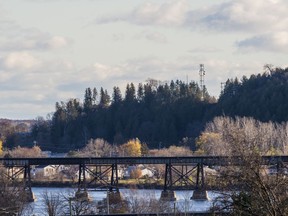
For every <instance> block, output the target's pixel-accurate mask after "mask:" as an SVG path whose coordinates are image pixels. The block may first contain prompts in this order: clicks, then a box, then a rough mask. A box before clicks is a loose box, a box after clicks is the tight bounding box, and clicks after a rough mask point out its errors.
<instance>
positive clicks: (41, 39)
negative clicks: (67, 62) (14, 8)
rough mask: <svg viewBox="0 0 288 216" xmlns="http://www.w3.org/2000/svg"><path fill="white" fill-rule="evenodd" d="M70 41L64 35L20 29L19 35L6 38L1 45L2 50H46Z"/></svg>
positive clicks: (57, 47) (67, 43) (56, 47)
mask: <svg viewBox="0 0 288 216" xmlns="http://www.w3.org/2000/svg"><path fill="white" fill-rule="evenodd" d="M69 43H70V40H69V39H67V38H65V37H62V36H52V35H50V34H48V33H41V32H39V31H38V30H34V31H33V30H31V31H28V30H22V31H21V30H19V32H18V34H17V35H15V36H13V37H9V39H6V40H4V42H3V43H2V44H1V47H2V51H3V50H4V51H5V50H6V51H23V50H39V51H46V50H52V49H59V48H62V47H66V46H68V45H69Z"/></svg>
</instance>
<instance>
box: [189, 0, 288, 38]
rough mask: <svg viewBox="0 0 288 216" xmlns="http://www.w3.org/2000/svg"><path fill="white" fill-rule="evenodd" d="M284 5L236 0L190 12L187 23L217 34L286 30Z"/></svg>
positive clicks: (286, 4)
mask: <svg viewBox="0 0 288 216" xmlns="http://www.w3.org/2000/svg"><path fill="white" fill-rule="evenodd" d="M287 9H288V2H287V1H284V0H279V1H273V0H253V1H250V0H239V1H229V2H225V3H222V4H218V5H214V6H212V7H207V8H205V9H201V10H196V11H191V12H190V13H189V19H188V22H187V24H188V25H189V24H190V23H192V24H200V25H202V26H204V27H207V28H209V29H214V30H219V31H249V32H258V31H272V30H285V29H287V27H288V18H287Z"/></svg>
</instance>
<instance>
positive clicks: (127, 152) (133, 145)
mask: <svg viewBox="0 0 288 216" xmlns="http://www.w3.org/2000/svg"><path fill="white" fill-rule="evenodd" d="M121 148H122V150H123V152H124V156H128V157H139V156H141V142H140V140H139V139H137V138H136V139H132V140H129V141H128V142H127V143H125V144H123V145H122V146H121Z"/></svg>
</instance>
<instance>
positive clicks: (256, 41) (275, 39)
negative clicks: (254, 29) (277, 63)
mask: <svg viewBox="0 0 288 216" xmlns="http://www.w3.org/2000/svg"><path fill="white" fill-rule="evenodd" d="M237 46H238V48H239V49H240V50H243V51H274V52H288V51H287V50H288V32H275V33H269V34H263V35H258V36H254V37H251V38H248V39H245V40H242V41H239V42H237Z"/></svg>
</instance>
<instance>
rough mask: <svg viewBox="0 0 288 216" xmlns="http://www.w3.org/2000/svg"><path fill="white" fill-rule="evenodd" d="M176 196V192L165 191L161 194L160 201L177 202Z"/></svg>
mask: <svg viewBox="0 0 288 216" xmlns="http://www.w3.org/2000/svg"><path fill="white" fill-rule="evenodd" d="M176 199H177V198H176V194H175V191H174V190H166V191H165V190H163V191H162V192H161V196H160V200H161V201H176Z"/></svg>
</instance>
